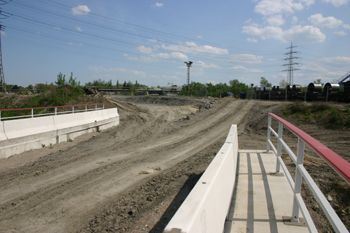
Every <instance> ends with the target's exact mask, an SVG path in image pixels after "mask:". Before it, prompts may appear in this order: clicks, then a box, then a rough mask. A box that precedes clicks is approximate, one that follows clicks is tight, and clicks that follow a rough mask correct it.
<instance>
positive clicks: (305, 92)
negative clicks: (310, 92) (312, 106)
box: [304, 90, 306, 102]
mask: <svg viewBox="0 0 350 233" xmlns="http://www.w3.org/2000/svg"><path fill="white" fill-rule="evenodd" d="M304 101H305V102H306V90H305V97H304Z"/></svg>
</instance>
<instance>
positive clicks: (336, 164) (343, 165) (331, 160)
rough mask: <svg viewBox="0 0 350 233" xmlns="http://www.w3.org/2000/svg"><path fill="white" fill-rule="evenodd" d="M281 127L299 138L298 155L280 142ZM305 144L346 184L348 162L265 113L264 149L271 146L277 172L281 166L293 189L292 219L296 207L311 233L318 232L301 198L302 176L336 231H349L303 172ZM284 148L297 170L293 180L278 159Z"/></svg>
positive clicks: (295, 218) (296, 213) (296, 217)
mask: <svg viewBox="0 0 350 233" xmlns="http://www.w3.org/2000/svg"><path fill="white" fill-rule="evenodd" d="M272 118H274V119H275V120H277V121H278V133H276V132H275V131H274V130H273V129H272V127H271V119H272ZM283 126H285V127H286V128H287V129H289V130H290V131H291V132H292V133H293V134H294V135H296V136H297V137H298V147H297V155H295V154H294V153H293V152H292V150H291V149H290V148H289V147H288V145H287V144H286V143H285V142H284V141H283V139H282V135H283ZM271 132H272V133H273V135H275V136H276V138H277V141H278V143H277V149H276V147H275V146H274V145H273V143H272V142H271V140H270V135H271ZM305 144H307V145H308V146H309V147H310V148H311V149H312V150H313V151H315V152H316V153H317V154H318V155H319V156H321V157H322V158H323V159H324V160H325V161H326V162H327V163H328V164H329V165H330V166H331V167H332V168H333V169H334V170H336V171H337V172H338V173H339V174H340V176H341V177H342V178H344V179H345V180H346V181H347V182H348V183H350V163H349V162H347V161H346V160H345V159H343V158H342V157H340V156H339V155H338V154H336V153H335V152H333V151H332V150H330V149H329V148H327V147H326V146H324V145H323V144H322V143H320V142H319V141H317V140H316V139H314V138H313V137H311V136H310V135H308V134H307V133H305V132H304V131H302V130H300V129H299V128H297V127H296V126H294V125H292V124H291V123H289V122H288V121H286V120H284V119H282V118H280V117H278V116H276V115H275V114H273V113H269V116H268V128H267V151H269V150H270V147H271V148H272V149H273V151H274V152H275V154H276V155H277V163H276V173H277V174H279V173H280V168H281V167H282V169H283V171H284V172H285V175H286V177H287V179H288V181H289V184H290V186H291V188H292V189H293V191H294V202H293V211H292V218H291V221H292V222H299V208H300V209H301V212H302V213H303V215H304V217H305V221H306V223H307V225H308V228H309V230H310V232H317V229H316V226H315V224H314V222H313V220H312V218H311V216H310V214H309V211H308V210H307V208H306V206H305V203H304V201H303V199H302V197H301V184H302V178H304V180H305V181H306V183H307V184H308V186H309V187H310V189H311V191H312V193H313V194H314V196H315V198H316V200H317V202H318V203H319V205H320V206H321V208H322V210H323V212H324V213H325V214H326V216H327V218H328V220H329V222H330V223H331V225H332V227H333V229H334V231H335V232H348V230H347V228H346V227H345V225H344V224H343V222H342V221H341V220H340V218H339V217H338V215H337V214H336V212H335V211H334V209H333V208H332V206H331V205H330V204H329V202H328V201H327V199H326V197H325V196H324V195H323V193H322V192H321V190H320V189H319V188H318V186H317V185H316V183H315V181H314V180H313V179H312V177H311V176H310V174H309V173H308V172H307V171H306V169H305V168H304V166H303V161H304V149H305ZM282 146H283V148H284V149H285V150H286V151H287V153H288V154H289V156H290V157H291V159H292V160H293V162H294V164H295V166H296V171H295V182H294V181H293V179H292V176H291V175H290V173H289V171H288V169H287V167H286V165H285V164H284V162H283V160H282V158H281V151H282Z"/></svg>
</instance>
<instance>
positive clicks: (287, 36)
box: [243, 25, 326, 44]
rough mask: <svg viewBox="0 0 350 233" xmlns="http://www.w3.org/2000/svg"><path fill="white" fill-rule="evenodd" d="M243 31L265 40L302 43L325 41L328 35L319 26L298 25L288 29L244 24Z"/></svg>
mask: <svg viewBox="0 0 350 233" xmlns="http://www.w3.org/2000/svg"><path fill="white" fill-rule="evenodd" d="M243 32H244V33H247V34H249V35H254V36H260V37H261V38H262V39H263V40H266V39H275V40H280V41H282V42H289V41H296V42H298V43H301V44H310V43H317V42H323V41H324V40H325V39H326V36H325V35H324V34H323V33H322V32H321V30H320V29H319V28H316V27H313V26H309V25H307V26H304V27H302V26H300V25H296V26H293V27H292V28H290V29H288V30H282V28H280V27H275V26H267V27H264V28H259V27H256V26H243Z"/></svg>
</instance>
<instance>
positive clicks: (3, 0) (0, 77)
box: [0, 0, 12, 92]
mask: <svg viewBox="0 0 350 233" xmlns="http://www.w3.org/2000/svg"><path fill="white" fill-rule="evenodd" d="M11 1H12V0H0V6H1V5H5V4H7V3H9V2H11ZM9 16H10V13H8V12H4V11H2V9H1V8H0V19H6V18H8V17H9ZM4 28H5V26H4V25H2V24H1V22H0V82H1V84H2V91H3V92H6V82H5V76H4V68H3V66H2V49H1V34H2V32H3V31H4Z"/></svg>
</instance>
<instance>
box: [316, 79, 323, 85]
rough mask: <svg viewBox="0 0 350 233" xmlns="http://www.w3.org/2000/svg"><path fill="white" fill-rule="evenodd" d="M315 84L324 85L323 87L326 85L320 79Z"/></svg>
mask: <svg viewBox="0 0 350 233" xmlns="http://www.w3.org/2000/svg"><path fill="white" fill-rule="evenodd" d="M314 83H316V84H322V86H323V84H324V83H322V81H321V79H320V78H318V79H317V80H316V81H314Z"/></svg>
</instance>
